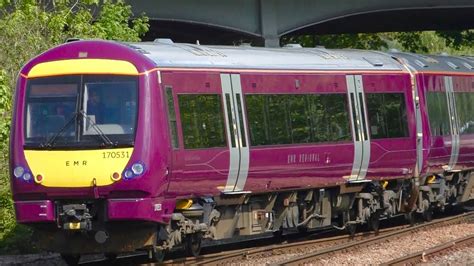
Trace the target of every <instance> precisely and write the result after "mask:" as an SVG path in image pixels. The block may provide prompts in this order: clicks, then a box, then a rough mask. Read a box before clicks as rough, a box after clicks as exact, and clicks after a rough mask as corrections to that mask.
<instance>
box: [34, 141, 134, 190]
mask: <svg viewBox="0 0 474 266" xmlns="http://www.w3.org/2000/svg"><path fill="white" fill-rule="evenodd" d="M132 152H133V148H120V149H101V150H79V151H74V150H71V151H54V150H53V151H45V150H25V157H26V160H27V162H28V165H29V167H30V170H31V171H32V174H33V175H34V176H37V175H42V176H43V180H42V182H41V183H40V184H41V185H43V186H46V187H91V186H93V180H94V178H95V180H96V184H97V186H106V185H110V184H112V183H114V182H117V181H114V180H113V179H112V174H113V173H114V172H116V173H119V174H120V175H121V174H122V172H123V170H124V169H125V166H126V165H127V163H128V161H129V159H130V156H131V155H132ZM122 178H123V177H122ZM122 178H120V179H122ZM120 179H119V180H120Z"/></svg>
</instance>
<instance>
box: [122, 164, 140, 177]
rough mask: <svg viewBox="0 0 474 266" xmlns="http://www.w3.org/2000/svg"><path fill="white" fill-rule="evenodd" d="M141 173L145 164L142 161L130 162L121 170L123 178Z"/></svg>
mask: <svg viewBox="0 0 474 266" xmlns="http://www.w3.org/2000/svg"><path fill="white" fill-rule="evenodd" d="M143 173H145V164H143V163H142V162H136V163H134V164H132V166H131V167H129V168H126V169H125V170H124V171H123V174H122V176H123V177H124V178H125V179H133V178H135V177H138V176H141V175H143Z"/></svg>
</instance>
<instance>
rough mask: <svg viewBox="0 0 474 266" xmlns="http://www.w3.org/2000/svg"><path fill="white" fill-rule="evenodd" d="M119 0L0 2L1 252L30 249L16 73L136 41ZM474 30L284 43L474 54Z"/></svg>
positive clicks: (143, 22)
mask: <svg viewBox="0 0 474 266" xmlns="http://www.w3.org/2000/svg"><path fill="white" fill-rule="evenodd" d="M132 16H133V14H132V12H131V7H130V6H129V5H127V4H125V3H124V2H123V1H122V0H103V1H100V0H83V1H78V0H0V44H1V45H0V149H1V150H0V254H1V253H10V254H11V253H23V252H31V251H33V250H34V247H32V246H31V244H30V243H31V241H30V236H31V235H30V234H31V232H30V231H29V229H28V228H27V227H24V226H19V225H17V224H16V223H15V219H14V212H13V207H12V199H11V192H10V183H9V177H8V136H9V130H10V119H11V109H12V95H13V88H14V87H15V82H16V78H17V75H18V71H19V70H20V68H21V66H22V65H24V64H25V63H26V62H27V61H28V60H29V59H31V58H32V57H34V56H36V55H38V54H40V53H41V52H43V51H45V50H47V49H49V48H51V47H53V46H55V45H58V44H60V43H63V42H64V41H65V40H66V39H68V38H100V39H114V40H123V41H139V40H140V37H141V36H143V34H145V33H146V32H147V31H148V28H149V25H148V18H147V17H145V16H143V15H142V16H140V17H136V16H133V17H134V18H133V19H132ZM473 41H474V31H472V30H471V31H460V32H413V33H380V34H343V35H325V36H299V37H288V38H284V39H283V43H289V42H299V43H301V44H302V45H303V46H310V47H311V46H316V45H324V46H326V47H328V48H342V47H352V48H361V49H379V50H384V49H388V48H397V49H400V50H407V51H413V52H423V53H439V52H448V53H451V54H474V46H473Z"/></svg>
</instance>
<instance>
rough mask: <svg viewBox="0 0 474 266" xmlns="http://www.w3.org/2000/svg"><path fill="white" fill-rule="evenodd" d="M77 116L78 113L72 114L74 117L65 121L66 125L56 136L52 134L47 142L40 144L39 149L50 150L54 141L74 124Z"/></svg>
mask: <svg viewBox="0 0 474 266" xmlns="http://www.w3.org/2000/svg"><path fill="white" fill-rule="evenodd" d="M77 115H78V113H74V115H73V116H72V117H71V118H70V119H69V120H68V121H67V123H66V124H65V125H64V126H63V127H62V128H61V129H60V130H59V131H58V132H57V133H56V134H54V136H52V137H51V138H49V139H48V141H46V143H41V144H40V147H41V148H51V147H53V145H54V142H55V141H56V139H57V138H58V137H59V136H61V134H62V133H63V132H64V130H66V129H67V128H68V127H69V126H70V125H71V124H72V122H74V121H75V120H76V118H77Z"/></svg>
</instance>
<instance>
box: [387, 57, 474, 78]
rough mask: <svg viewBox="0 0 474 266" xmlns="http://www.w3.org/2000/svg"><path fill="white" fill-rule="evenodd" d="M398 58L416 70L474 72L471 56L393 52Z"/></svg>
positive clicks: (473, 62) (473, 61)
mask: <svg viewBox="0 0 474 266" xmlns="http://www.w3.org/2000/svg"><path fill="white" fill-rule="evenodd" d="M390 54H391V55H392V56H394V57H396V58H402V59H404V60H405V62H406V63H408V64H409V65H410V66H411V67H412V68H413V69H415V70H416V71H419V72H422V71H435V72H460V73H466V72H467V73H473V74H474V60H473V59H474V58H473V57H470V56H449V55H447V54H441V55H421V54H414V53H403V52H392V53H390Z"/></svg>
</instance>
